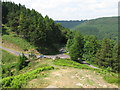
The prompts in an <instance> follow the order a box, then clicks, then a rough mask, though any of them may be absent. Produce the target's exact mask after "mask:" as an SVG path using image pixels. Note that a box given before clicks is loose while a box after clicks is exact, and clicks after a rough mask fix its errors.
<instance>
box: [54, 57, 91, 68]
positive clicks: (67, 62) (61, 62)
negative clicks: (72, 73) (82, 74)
mask: <svg viewBox="0 0 120 90" xmlns="http://www.w3.org/2000/svg"><path fill="white" fill-rule="evenodd" d="M54 64H55V65H60V66H69V67H74V68H80V69H92V68H90V67H89V66H87V65H84V64H80V63H78V62H75V61H72V60H69V59H68V60H66V59H57V60H55V61H54Z"/></svg>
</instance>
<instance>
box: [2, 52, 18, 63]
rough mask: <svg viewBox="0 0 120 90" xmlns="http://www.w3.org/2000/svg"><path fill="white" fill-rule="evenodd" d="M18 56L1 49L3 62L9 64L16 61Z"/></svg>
mask: <svg viewBox="0 0 120 90" xmlns="http://www.w3.org/2000/svg"><path fill="white" fill-rule="evenodd" d="M17 60H18V56H15V55H13V54H11V53H9V52H7V51H5V50H2V63H3V64H11V63H14V62H17Z"/></svg>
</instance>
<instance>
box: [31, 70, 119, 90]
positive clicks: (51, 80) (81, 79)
mask: <svg viewBox="0 0 120 90" xmlns="http://www.w3.org/2000/svg"><path fill="white" fill-rule="evenodd" d="M40 81H43V83H44V84H40V83H37V82H40ZM30 85H33V86H32V87H34V88H36V87H37V88H117V86H116V85H112V84H109V83H107V82H106V81H105V80H103V78H102V77H101V76H100V75H98V74H96V72H95V71H91V70H84V69H75V68H64V69H63V68H61V69H59V70H53V71H51V72H50V73H49V76H48V77H45V78H44V79H43V80H41V79H34V80H32V81H30V82H29V86H30Z"/></svg>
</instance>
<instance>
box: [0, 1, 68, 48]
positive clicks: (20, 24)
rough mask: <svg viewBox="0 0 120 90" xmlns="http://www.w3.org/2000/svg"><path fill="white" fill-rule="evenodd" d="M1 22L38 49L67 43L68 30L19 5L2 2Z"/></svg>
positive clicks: (46, 17)
mask: <svg viewBox="0 0 120 90" xmlns="http://www.w3.org/2000/svg"><path fill="white" fill-rule="evenodd" d="M2 20H3V24H5V25H7V26H8V27H10V28H11V31H12V32H15V33H16V34H17V35H18V36H19V37H21V38H24V39H26V40H27V41H28V42H30V43H31V44H33V45H35V46H37V47H38V49H40V48H41V47H42V48H43V47H44V48H48V47H53V46H55V44H65V43H66V41H67V33H68V32H69V30H68V29H66V28H64V27H62V26H61V25H60V24H56V23H55V22H54V20H52V19H51V18H49V17H48V16H47V15H46V16H45V17H43V16H42V15H41V14H40V13H38V12H37V11H35V10H34V9H32V10H30V9H28V8H26V7H25V6H24V5H21V4H19V5H17V4H15V3H13V2H2ZM3 32H4V31H3Z"/></svg>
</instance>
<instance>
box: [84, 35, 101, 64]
mask: <svg viewBox="0 0 120 90" xmlns="http://www.w3.org/2000/svg"><path fill="white" fill-rule="evenodd" d="M84 41H85V43H84V55H83V59H84V60H88V61H91V62H93V61H94V57H95V54H96V52H97V50H98V49H99V46H100V45H99V43H98V40H97V38H96V36H93V35H89V36H88V35H86V36H84Z"/></svg>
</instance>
